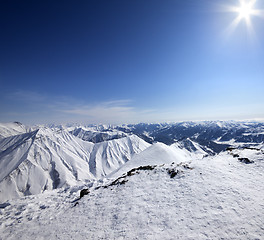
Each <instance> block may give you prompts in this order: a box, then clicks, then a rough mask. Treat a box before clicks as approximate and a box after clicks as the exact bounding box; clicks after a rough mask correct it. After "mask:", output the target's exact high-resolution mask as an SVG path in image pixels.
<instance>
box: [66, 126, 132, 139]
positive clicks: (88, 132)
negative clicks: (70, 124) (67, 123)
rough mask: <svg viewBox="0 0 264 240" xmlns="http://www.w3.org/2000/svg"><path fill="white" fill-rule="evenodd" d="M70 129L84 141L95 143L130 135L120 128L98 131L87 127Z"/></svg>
mask: <svg viewBox="0 0 264 240" xmlns="http://www.w3.org/2000/svg"><path fill="white" fill-rule="evenodd" d="M68 131H69V132H70V133H71V134H73V135H74V136H76V137H78V138H81V139H82V140H84V141H89V142H93V143H98V142H103V141H107V140H112V139H118V138H122V137H126V136H127V135H128V134H126V133H124V132H121V131H118V130H112V129H108V130H104V131H98V130H93V129H90V128H85V127H75V128H74V129H71V128H69V130H68Z"/></svg>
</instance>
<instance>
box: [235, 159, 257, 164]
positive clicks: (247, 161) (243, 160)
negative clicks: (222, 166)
mask: <svg viewBox="0 0 264 240" xmlns="http://www.w3.org/2000/svg"><path fill="white" fill-rule="evenodd" d="M238 160H239V161H240V162H242V163H245V164H250V163H254V161H252V160H249V159H248V158H238Z"/></svg>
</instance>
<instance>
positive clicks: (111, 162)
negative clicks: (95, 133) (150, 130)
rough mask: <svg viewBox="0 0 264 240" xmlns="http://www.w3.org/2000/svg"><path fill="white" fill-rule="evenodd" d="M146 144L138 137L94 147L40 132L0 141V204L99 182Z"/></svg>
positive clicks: (65, 135)
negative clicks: (32, 195) (91, 181)
mask: <svg viewBox="0 0 264 240" xmlns="http://www.w3.org/2000/svg"><path fill="white" fill-rule="evenodd" d="M147 147H149V144H148V143H146V142H144V141H143V140H142V139H140V138H138V137H137V136H133V135H132V136H129V137H125V138H122V139H118V140H112V141H108V142H102V143H97V144H93V143H90V142H87V141H82V140H81V139H79V138H77V137H75V136H73V135H72V134H70V133H68V132H66V131H64V130H54V129H49V128H41V129H38V130H35V131H32V132H29V133H24V134H20V135H15V136H10V137H7V138H4V139H1V140H0V150H1V152H0V192H1V195H0V201H1V202H3V201H5V200H8V199H11V198H16V197H20V196H24V195H30V194H38V193H41V192H43V191H45V190H50V189H55V188H60V187H67V186H74V185H76V184H77V183H78V182H85V181H89V180H92V179H95V178H101V177H103V176H105V175H107V174H109V173H110V172H112V171H113V170H115V169H116V168H118V167H119V166H120V165H122V164H124V163H125V162H126V161H128V160H130V159H131V157H132V156H133V155H134V154H137V153H140V152H141V151H142V150H144V149H145V148H147Z"/></svg>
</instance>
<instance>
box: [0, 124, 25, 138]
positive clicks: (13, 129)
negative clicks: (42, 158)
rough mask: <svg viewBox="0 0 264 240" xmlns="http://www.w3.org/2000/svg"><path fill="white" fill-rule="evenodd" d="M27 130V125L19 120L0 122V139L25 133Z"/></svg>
mask: <svg viewBox="0 0 264 240" xmlns="http://www.w3.org/2000/svg"><path fill="white" fill-rule="evenodd" d="M27 131H29V129H28V127H26V126H25V125H23V124H22V123H19V122H13V123H0V139H1V138H5V137H9V136H13V135H17V134H22V133H26V132H27Z"/></svg>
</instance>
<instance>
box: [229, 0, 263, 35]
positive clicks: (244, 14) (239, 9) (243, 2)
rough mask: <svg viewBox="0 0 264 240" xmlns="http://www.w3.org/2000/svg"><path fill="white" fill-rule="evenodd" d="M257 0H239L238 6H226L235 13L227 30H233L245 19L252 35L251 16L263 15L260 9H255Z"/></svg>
mask: <svg viewBox="0 0 264 240" xmlns="http://www.w3.org/2000/svg"><path fill="white" fill-rule="evenodd" d="M256 3H257V0H239V2H238V6H232V7H228V11H229V12H234V13H237V16H236V18H235V19H234V20H233V21H232V23H231V24H230V26H229V27H228V31H229V32H233V31H234V30H235V29H236V27H237V26H238V25H239V23H240V22H242V21H245V23H246V26H247V29H248V32H249V34H250V35H251V37H254V36H253V35H254V28H253V24H252V20H251V17H252V16H262V17H263V16H264V11H263V10H262V9H257V8H256V7H255V6H256Z"/></svg>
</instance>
